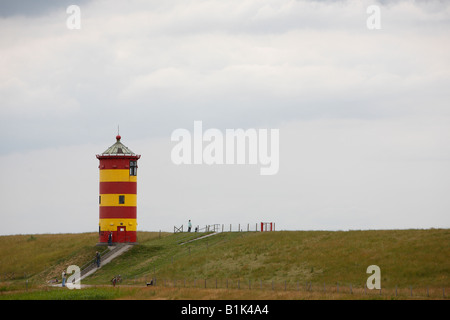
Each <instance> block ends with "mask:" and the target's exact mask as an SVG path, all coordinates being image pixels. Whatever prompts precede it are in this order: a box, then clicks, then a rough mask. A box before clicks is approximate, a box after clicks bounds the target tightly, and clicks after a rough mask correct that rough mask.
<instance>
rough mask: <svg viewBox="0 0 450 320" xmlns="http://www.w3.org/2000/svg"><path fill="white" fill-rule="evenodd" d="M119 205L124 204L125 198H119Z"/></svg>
mask: <svg viewBox="0 0 450 320" xmlns="http://www.w3.org/2000/svg"><path fill="white" fill-rule="evenodd" d="M119 204H125V196H119Z"/></svg>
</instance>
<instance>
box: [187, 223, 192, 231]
mask: <svg viewBox="0 0 450 320" xmlns="http://www.w3.org/2000/svg"><path fill="white" fill-rule="evenodd" d="M191 228H192V223H191V220H189V222H188V232H191Z"/></svg>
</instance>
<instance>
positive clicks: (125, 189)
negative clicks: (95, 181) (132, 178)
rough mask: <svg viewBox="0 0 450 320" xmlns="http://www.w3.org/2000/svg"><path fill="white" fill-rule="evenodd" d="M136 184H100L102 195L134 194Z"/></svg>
mask: <svg viewBox="0 0 450 320" xmlns="http://www.w3.org/2000/svg"><path fill="white" fill-rule="evenodd" d="M136 191H137V183H136V182H100V195H102V194H136Z"/></svg>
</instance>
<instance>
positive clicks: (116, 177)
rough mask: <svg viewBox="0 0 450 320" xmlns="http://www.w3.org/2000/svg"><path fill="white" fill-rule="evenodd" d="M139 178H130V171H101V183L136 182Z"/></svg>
mask: <svg viewBox="0 0 450 320" xmlns="http://www.w3.org/2000/svg"><path fill="white" fill-rule="evenodd" d="M136 178H137V176H130V170H128V169H103V170H100V182H136V181H137V179H136Z"/></svg>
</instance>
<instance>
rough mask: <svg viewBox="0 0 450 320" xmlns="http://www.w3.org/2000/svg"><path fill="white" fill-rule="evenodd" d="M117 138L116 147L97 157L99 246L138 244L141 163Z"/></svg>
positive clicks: (137, 156) (119, 137)
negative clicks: (98, 174) (138, 180)
mask: <svg viewBox="0 0 450 320" xmlns="http://www.w3.org/2000/svg"><path fill="white" fill-rule="evenodd" d="M120 139H121V136H120V135H117V136H116V143H114V144H113V145H112V146H111V147H109V148H108V149H106V150H105V151H104V152H103V153H102V154H98V155H97V159H98V160H99V161H100V163H99V167H98V168H99V169H100V196H99V213H100V214H99V215H100V221H99V228H98V232H99V245H102V244H103V245H107V244H108V243H111V244H114V243H130V244H133V243H136V229H137V197H136V196H137V193H136V191H137V168H138V166H137V161H138V159H139V158H140V157H141V156H140V155H137V154H135V153H134V152H132V151H131V150H130V149H129V148H127V147H126V146H124V145H123V144H122V142H121V141H120Z"/></svg>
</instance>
